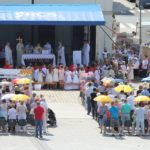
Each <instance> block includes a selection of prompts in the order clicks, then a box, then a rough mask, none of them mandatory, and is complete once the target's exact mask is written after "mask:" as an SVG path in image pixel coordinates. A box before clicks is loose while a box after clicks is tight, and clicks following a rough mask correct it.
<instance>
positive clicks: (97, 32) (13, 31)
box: [0, 0, 112, 64]
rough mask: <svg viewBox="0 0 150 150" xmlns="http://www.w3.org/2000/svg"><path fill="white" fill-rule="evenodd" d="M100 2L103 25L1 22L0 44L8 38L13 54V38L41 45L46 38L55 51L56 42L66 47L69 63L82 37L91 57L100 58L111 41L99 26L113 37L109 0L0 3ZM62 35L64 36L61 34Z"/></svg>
mask: <svg viewBox="0 0 150 150" xmlns="http://www.w3.org/2000/svg"><path fill="white" fill-rule="evenodd" d="M33 2H34V4H100V5H101V9H102V11H103V14H104V18H105V21H106V27H105V26H101V27H100V26H24V25H21V26H19V25H15V26H14V25H0V46H1V47H2V46H4V44H5V43H6V42H7V41H9V42H10V43H11V44H12V47H13V51H14V57H15V45H16V43H17V41H16V39H17V38H18V36H21V37H22V38H23V39H24V42H25V43H26V42H32V43H33V45H35V44H36V43H38V42H40V43H41V44H42V45H43V44H44V43H45V42H47V41H49V42H50V43H51V44H52V47H53V49H54V53H56V50H55V49H56V46H57V43H58V41H61V42H62V43H63V44H64V46H65V48H66V57H68V58H67V60H68V61H67V62H68V64H71V63H72V51H73V50H80V49H81V48H82V44H83V40H89V41H90V45H91V52H90V59H91V60H95V59H96V60H99V58H101V57H102V52H103V49H104V47H106V48H107V49H108V50H110V51H111V49H112V42H111V40H110V39H109V37H108V36H107V35H106V34H105V33H104V31H103V30H102V29H101V28H103V29H104V30H105V31H106V32H107V34H108V35H109V36H110V37H112V31H111V29H112V0H21V1H20V0H5V1H3V0H0V4H31V3H33ZM64 35H65V36H64Z"/></svg>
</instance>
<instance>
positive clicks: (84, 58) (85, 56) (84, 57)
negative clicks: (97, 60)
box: [82, 41, 90, 66]
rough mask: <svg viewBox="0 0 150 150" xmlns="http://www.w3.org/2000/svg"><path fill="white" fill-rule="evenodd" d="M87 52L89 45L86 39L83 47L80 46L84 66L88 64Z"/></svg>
mask: <svg viewBox="0 0 150 150" xmlns="http://www.w3.org/2000/svg"><path fill="white" fill-rule="evenodd" d="M89 53H90V45H89V43H88V42H87V41H84V44H83V48H82V54H83V58H82V60H83V65H86V66H88V65H89Z"/></svg>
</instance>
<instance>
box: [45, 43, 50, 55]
mask: <svg viewBox="0 0 150 150" xmlns="http://www.w3.org/2000/svg"><path fill="white" fill-rule="evenodd" d="M44 49H45V50H48V51H49V54H51V53H52V47H51V44H50V43H46V44H45V45H44Z"/></svg>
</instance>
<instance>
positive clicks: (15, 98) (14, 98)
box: [11, 94, 30, 102]
mask: <svg viewBox="0 0 150 150" xmlns="http://www.w3.org/2000/svg"><path fill="white" fill-rule="evenodd" d="M28 99H30V97H29V96H27V95H25V94H15V95H14V96H12V97H11V100H12V101H20V102H21V101H22V102H25V101H27V100H28Z"/></svg>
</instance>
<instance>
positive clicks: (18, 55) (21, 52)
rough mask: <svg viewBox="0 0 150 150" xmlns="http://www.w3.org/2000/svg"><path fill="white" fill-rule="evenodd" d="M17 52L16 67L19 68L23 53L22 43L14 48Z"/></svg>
mask: <svg viewBox="0 0 150 150" xmlns="http://www.w3.org/2000/svg"><path fill="white" fill-rule="evenodd" d="M16 51H17V66H21V59H22V54H23V53H24V45H23V43H20V42H19V43H18V44H17V46H16Z"/></svg>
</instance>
